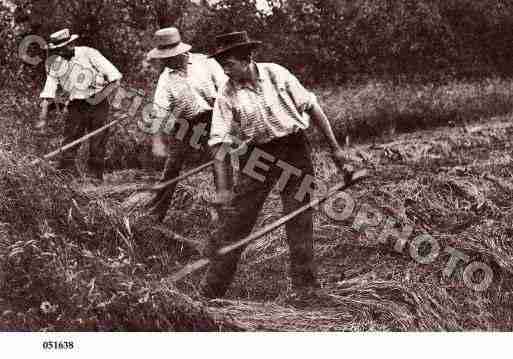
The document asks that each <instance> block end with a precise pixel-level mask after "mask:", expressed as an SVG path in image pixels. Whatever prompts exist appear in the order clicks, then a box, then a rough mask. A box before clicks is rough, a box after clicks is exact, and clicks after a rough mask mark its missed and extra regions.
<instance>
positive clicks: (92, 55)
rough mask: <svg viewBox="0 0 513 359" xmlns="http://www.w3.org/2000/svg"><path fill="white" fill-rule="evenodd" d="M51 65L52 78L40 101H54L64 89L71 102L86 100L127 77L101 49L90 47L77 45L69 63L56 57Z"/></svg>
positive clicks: (49, 70) (47, 80) (49, 64)
mask: <svg viewBox="0 0 513 359" xmlns="http://www.w3.org/2000/svg"><path fill="white" fill-rule="evenodd" d="M47 65H48V67H49V68H48V69H47V71H48V75H47V77H46V82H45V86H44V88H43V91H42V92H41V94H40V96H39V97H40V98H51V99H54V98H55V96H56V94H57V88H58V87H59V86H60V87H61V88H62V89H63V90H64V91H65V92H67V93H69V100H75V99H81V100H85V99H87V98H90V97H92V96H94V95H95V94H96V93H98V92H100V91H102V90H103V89H104V88H105V86H107V84H108V83H110V82H114V81H118V80H121V78H122V77H123V75H121V72H119V71H118V69H117V68H116V67H115V66H114V65H113V64H112V63H110V61H109V60H107V59H106V58H105V57H104V56H103V55H102V54H101V53H100V52H99V51H98V50H96V49H93V48H90V47H86V46H76V47H75V55H74V56H73V57H72V58H71V60H69V61H68V60H66V59H64V58H63V57H60V56H55V57H53V58H52V61H51V63H48V64H47Z"/></svg>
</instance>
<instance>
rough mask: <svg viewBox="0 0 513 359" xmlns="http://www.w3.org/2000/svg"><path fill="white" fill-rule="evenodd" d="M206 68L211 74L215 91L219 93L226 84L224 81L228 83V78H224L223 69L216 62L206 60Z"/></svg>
mask: <svg viewBox="0 0 513 359" xmlns="http://www.w3.org/2000/svg"><path fill="white" fill-rule="evenodd" d="M208 66H209V69H210V72H211V74H212V82H213V83H214V86H215V87H216V91H219V90H220V89H221V88H222V87H223V85H224V84H225V83H226V81H228V76H226V74H225V73H224V70H223V68H222V67H221V65H219V63H218V62H217V61H216V60H214V59H208Z"/></svg>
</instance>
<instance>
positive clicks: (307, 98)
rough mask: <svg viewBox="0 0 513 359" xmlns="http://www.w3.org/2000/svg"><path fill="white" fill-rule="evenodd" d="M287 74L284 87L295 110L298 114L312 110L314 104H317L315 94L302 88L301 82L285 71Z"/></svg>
mask: <svg viewBox="0 0 513 359" xmlns="http://www.w3.org/2000/svg"><path fill="white" fill-rule="evenodd" d="M286 72H287V74H286V76H287V80H286V86H287V91H288V93H289V95H290V96H291V97H292V99H293V100H294V103H295V104H296V107H297V110H298V111H299V112H300V113H303V112H307V111H309V110H311V109H312V107H313V106H314V104H316V103H317V97H316V96H315V94H314V93H313V92H311V91H308V90H307V89H305V88H304V87H303V85H302V84H301V82H299V80H298V79H297V77H296V76H294V75H293V74H292V73H290V72H289V71H288V70H286Z"/></svg>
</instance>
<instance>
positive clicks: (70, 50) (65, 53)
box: [55, 44, 75, 60]
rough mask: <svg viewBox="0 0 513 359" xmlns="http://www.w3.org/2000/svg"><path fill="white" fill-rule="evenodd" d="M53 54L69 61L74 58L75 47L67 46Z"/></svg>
mask: <svg viewBox="0 0 513 359" xmlns="http://www.w3.org/2000/svg"><path fill="white" fill-rule="evenodd" d="M55 53H56V54H57V55H59V56H62V57H64V58H65V59H66V60H71V58H72V57H73V56H75V46H74V45H71V44H67V45H66V46H63V47H61V48H58V49H56V51H55Z"/></svg>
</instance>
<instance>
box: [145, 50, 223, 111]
mask: <svg viewBox="0 0 513 359" xmlns="http://www.w3.org/2000/svg"><path fill="white" fill-rule="evenodd" d="M227 79H228V78H227V76H226V75H225V73H224V71H223V69H222V67H221V66H220V65H219V64H218V63H217V62H216V61H215V60H214V59H209V58H207V57H206V56H205V55H202V54H189V64H188V66H187V69H186V71H179V70H173V69H170V68H168V67H166V68H165V69H164V71H163V72H162V74H161V75H160V77H159V80H158V83H157V89H156V91H155V98H154V101H153V113H152V115H153V117H156V118H159V119H165V118H167V117H168V116H169V115H170V114H172V115H173V116H174V118H181V119H185V120H186V121H190V120H193V119H194V118H196V117H197V116H199V115H201V114H203V113H205V112H206V111H210V110H212V108H213V106H214V102H215V100H216V97H217V93H218V91H219V89H220V88H221V86H222V85H223V84H224V83H225V82H226V81H227Z"/></svg>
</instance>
